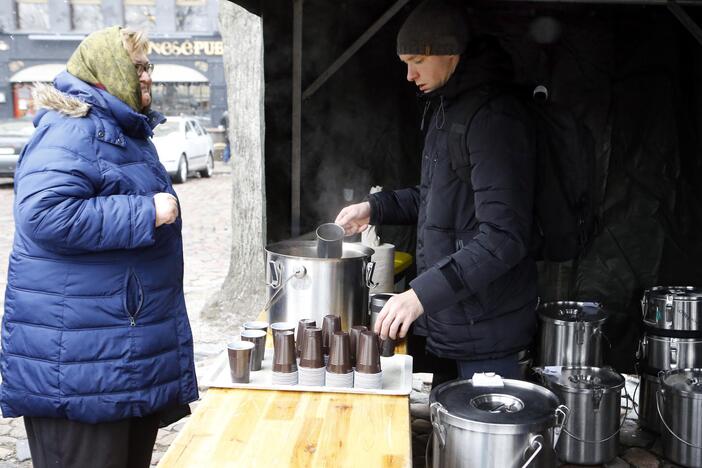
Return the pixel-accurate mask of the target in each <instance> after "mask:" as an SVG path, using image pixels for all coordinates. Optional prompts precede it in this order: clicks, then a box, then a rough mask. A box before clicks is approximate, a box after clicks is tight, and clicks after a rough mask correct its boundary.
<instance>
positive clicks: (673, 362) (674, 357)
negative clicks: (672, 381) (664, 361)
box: [670, 345, 678, 369]
mask: <svg viewBox="0 0 702 468" xmlns="http://www.w3.org/2000/svg"><path fill="white" fill-rule="evenodd" d="M670 368H671V369H677V368H678V348H675V347H674V346H672V345H671V347H670Z"/></svg>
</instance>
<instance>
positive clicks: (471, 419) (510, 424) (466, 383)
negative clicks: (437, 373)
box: [430, 374, 558, 430]
mask: <svg viewBox="0 0 702 468" xmlns="http://www.w3.org/2000/svg"><path fill="white" fill-rule="evenodd" d="M487 375H490V374H487ZM474 380H477V379H472V380H461V381H451V382H446V383H444V384H441V385H439V386H438V387H436V388H435V389H434V390H432V392H431V395H430V402H431V403H434V402H438V403H440V404H441V406H443V408H444V410H445V411H446V412H447V413H448V414H447V415H444V416H441V418H442V419H445V420H446V421H447V422H448V423H449V424H453V425H456V426H459V427H468V428H471V429H474V428H475V427H476V423H478V426H479V425H480V424H479V423H483V424H486V425H489V426H491V427H495V426H505V429H509V428H512V429H517V430H519V429H521V430H529V428H533V427H538V428H540V429H543V428H545V427H549V426H551V425H552V424H553V421H554V414H555V411H556V408H557V407H558V398H557V397H556V395H554V394H553V393H552V392H551V391H550V390H548V389H546V388H544V387H541V386H539V385H535V384H532V383H530V382H525V381H522V380H510V379H501V378H500V377H499V376H497V379H496V382H495V381H492V379H490V378H488V379H483V380H487V381H486V382H484V386H483V384H479V385H474V384H473V382H474ZM499 383H502V385H499Z"/></svg>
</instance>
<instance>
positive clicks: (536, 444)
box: [522, 434, 544, 468]
mask: <svg viewBox="0 0 702 468" xmlns="http://www.w3.org/2000/svg"><path fill="white" fill-rule="evenodd" d="M543 441H544V439H543V437H541V434H537V435H535V436H533V437H532V438H531V439H529V446H528V447H527V448H526V450H524V456H525V457H526V455H527V453H529V450H533V451H534V452H533V453H532V454H531V456H530V457H529V459H528V460H527V461H525V462H524V464H523V465H522V468H526V467H527V466H529V465H531V462H533V461H534V459H536V457H537V456H538V455H539V453H541V450H542V449H543V448H544V444H543Z"/></svg>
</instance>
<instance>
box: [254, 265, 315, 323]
mask: <svg viewBox="0 0 702 468" xmlns="http://www.w3.org/2000/svg"><path fill="white" fill-rule="evenodd" d="M271 263H275V262H268V264H269V265H270V264H271ZM276 265H277V266H280V264H276ZM276 268H277V267H276ZM280 269H281V270H282V266H280ZM306 274H307V269H306V268H305V267H304V265H299V266H297V267H295V270H294V271H293V272H292V274H291V275H290V276H288V277H287V278H286V280H285V281H283V283H282V284H281V285H280V286H279V287H274V286H272V285H270V284H269V286H271V287H273V288H274V289H275V292H274V293H273V295H272V296H271V298H270V299H268V302H266V305H265V306H263V312H266V311H267V310H268V309H270V308H271V307H273V304H275V303H276V302H278V301H279V300H280V298H281V297H283V294H282V292H283V291H284V290H285V285H287V284H288V282H289V281H290V280H291V279H293V278H298V279H300V278H304V277H305V275H306ZM278 279H279V278H278ZM266 284H268V283H266Z"/></svg>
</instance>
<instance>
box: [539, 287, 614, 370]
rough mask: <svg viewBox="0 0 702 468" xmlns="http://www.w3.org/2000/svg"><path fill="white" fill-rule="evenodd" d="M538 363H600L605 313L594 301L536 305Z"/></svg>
mask: <svg viewBox="0 0 702 468" xmlns="http://www.w3.org/2000/svg"><path fill="white" fill-rule="evenodd" d="M539 319H540V320H541V336H540V340H539V360H538V362H539V364H540V365H542V366H600V365H601V364H602V336H603V335H602V326H603V324H604V322H605V320H607V313H606V312H605V310H604V309H603V308H602V307H601V306H600V305H599V304H597V303H594V302H570V301H566V302H547V303H545V304H544V305H543V306H541V307H540V308H539Z"/></svg>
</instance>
